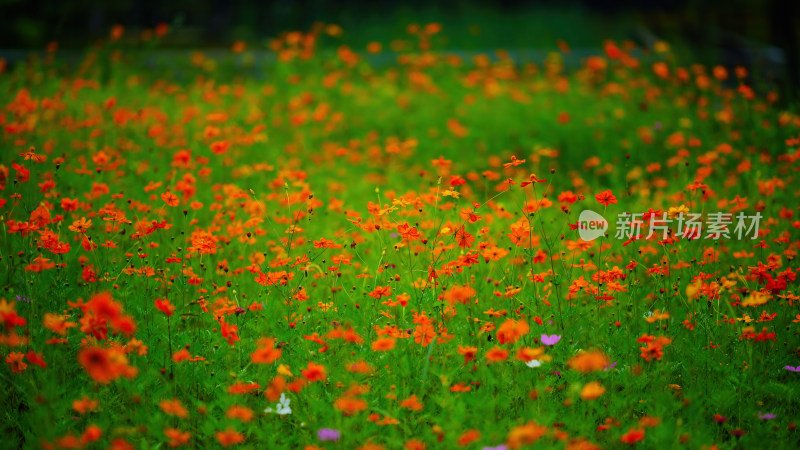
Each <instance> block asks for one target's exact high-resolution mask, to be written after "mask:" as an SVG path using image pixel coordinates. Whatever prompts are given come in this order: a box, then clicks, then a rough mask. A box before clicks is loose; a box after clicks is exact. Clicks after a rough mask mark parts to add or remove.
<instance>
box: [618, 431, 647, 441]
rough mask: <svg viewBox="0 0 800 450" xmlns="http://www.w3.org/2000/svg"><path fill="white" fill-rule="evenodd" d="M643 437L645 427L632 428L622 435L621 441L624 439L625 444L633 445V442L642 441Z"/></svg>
mask: <svg viewBox="0 0 800 450" xmlns="http://www.w3.org/2000/svg"><path fill="white" fill-rule="evenodd" d="M642 439H644V429H643V428H641V429H636V428H631V429H630V430H628V432H627V433H625V434H624V435H622V437H621V438H620V441H622V442H624V443H625V444H628V445H633V444H635V443H637V442H639V441H641V440H642Z"/></svg>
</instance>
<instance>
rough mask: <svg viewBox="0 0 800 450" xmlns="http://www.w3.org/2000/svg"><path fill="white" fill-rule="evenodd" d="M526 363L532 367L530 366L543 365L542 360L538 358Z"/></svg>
mask: <svg viewBox="0 0 800 450" xmlns="http://www.w3.org/2000/svg"><path fill="white" fill-rule="evenodd" d="M525 365H526V366H528V367H530V368H534V367H539V366H541V365H542V362H541V361H539V360H538V359H532V360H530V361H528V362H526V363H525Z"/></svg>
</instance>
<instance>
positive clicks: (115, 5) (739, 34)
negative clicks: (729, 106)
mask: <svg viewBox="0 0 800 450" xmlns="http://www.w3.org/2000/svg"><path fill="white" fill-rule="evenodd" d="M797 3H798V2H793V1H781V0H638V1H634V0H618V1H613V0H583V1H579V0H565V1H522V0H500V1H494V2H477V1H471V0H444V1H439V2H431V1H424V0H407V1H401V2H400V1H391V0H375V1H355V0H337V1H322V0H278V1H273V0H266V1H258V0H211V1H195V0H173V1H156V0H113V1H106V0H61V1H41V2H37V1H25V0H0V12H2V16H3V17H5V18H6V22H5V26H3V27H0V49H2V50H0V51H6V52H8V51H9V50H33V49H43V48H44V47H45V46H46V45H48V43H51V42H57V43H58V47H59V49H82V48H85V47H86V46H87V45H89V44H92V43H94V42H97V41H98V40H100V39H103V38H106V37H107V36H108V33H109V29H110V28H111V27H112V26H113V25H116V24H119V25H123V26H124V27H125V30H126V35H129V34H137V33H141V32H142V31H144V30H148V29H150V30H152V29H153V28H154V27H155V26H156V25H157V24H160V23H165V24H167V25H168V26H169V30H170V32H169V34H168V36H166V37H165V38H164V39H163V40H162V42H161V43H160V45H161V46H165V47H169V48H214V47H230V45H231V43H232V42H234V41H237V40H242V41H246V42H248V43H249V44H250V48H251V49H258V48H259V47H260V46H261V47H262V48H263V49H266V48H267V47H268V39H269V38H270V37H274V36H277V35H278V34H279V33H280V32H283V31H288V30H308V29H309V28H310V27H311V26H312V24H314V23H315V22H325V23H335V24H338V25H340V26H341V27H342V28H343V30H344V32H343V34H342V36H341V39H340V40H339V41H337V42H336V44H335V45H341V44H346V45H349V46H351V47H352V48H354V49H357V50H358V49H363V48H365V47H366V45H367V44H368V43H369V42H372V41H377V42H382V43H384V44H386V43H388V42H389V41H391V40H392V39H395V38H398V37H402V36H403V35H404V33H405V29H406V26H407V25H409V24H412V23H420V24H424V23H432V22H436V23H440V24H441V25H442V27H443V33H442V34H441V37H440V39H439V41H438V42H435V43H434V44H435V45H437V48H439V49H448V50H464V51H472V50H475V51H480V50H490V49H498V48H503V49H548V50H549V49H555V48H557V41H558V39H562V40H563V41H565V42H566V43H567V44H568V45H569V46H571V47H573V48H588V47H595V48H600V47H601V46H602V42H603V40H605V39H615V40H625V39H629V40H634V41H637V42H639V43H642V44H645V45H646V44H650V43H651V42H646V41H648V40H653V39H663V40H665V41H667V42H669V43H670V44H671V46H672V48H673V50H675V51H676V52H677V53H678V54H682V55H685V56H686V57H688V58H691V60H694V61H702V62H703V63H705V64H707V65H711V64H724V65H737V64H741V65H746V66H752V65H753V64H754V60H755V59H764V60H767V63H768V66H769V67H770V72H771V73H769V74H768V75H769V76H771V77H773V78H775V79H778V80H779V82H781V83H782V84H784V87H786V85H790V86H792V87H793V88H794V87H796V86H797V85H798V81H800V70H799V69H798V59H799V57H800V49H799V47H798V40H800V33H799V32H798V31H797V30H798V29H800V7H798V5H797ZM2 56H4V55H0V57H2ZM6 57H7V56H6ZM12 59H13V58H12Z"/></svg>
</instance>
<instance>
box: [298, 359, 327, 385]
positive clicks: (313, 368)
mask: <svg viewBox="0 0 800 450" xmlns="http://www.w3.org/2000/svg"><path fill="white" fill-rule="evenodd" d="M301 372H302V374H303V376H304V377H305V378H306V380H308V381H309V382H311V383H313V382H315V381H321V380H324V379H325V378H327V377H328V373H327V372H326V371H325V366H323V365H321V364H315V363H313V362H309V363H308V368H307V369H303V370H301Z"/></svg>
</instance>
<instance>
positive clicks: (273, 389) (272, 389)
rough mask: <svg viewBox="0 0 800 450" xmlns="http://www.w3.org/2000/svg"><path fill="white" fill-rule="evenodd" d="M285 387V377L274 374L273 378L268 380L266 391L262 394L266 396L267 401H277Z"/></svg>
mask: <svg viewBox="0 0 800 450" xmlns="http://www.w3.org/2000/svg"><path fill="white" fill-rule="evenodd" d="M285 389H286V379H285V378H283V377H282V376H280V375H276V376H275V378H273V379H272V381H270V383H269V386H267V389H266V391H264V395H266V396H267V398H268V399H269V401H271V402H277V401H278V399H280V398H281V393H282V392H283V391H284V390H285Z"/></svg>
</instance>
